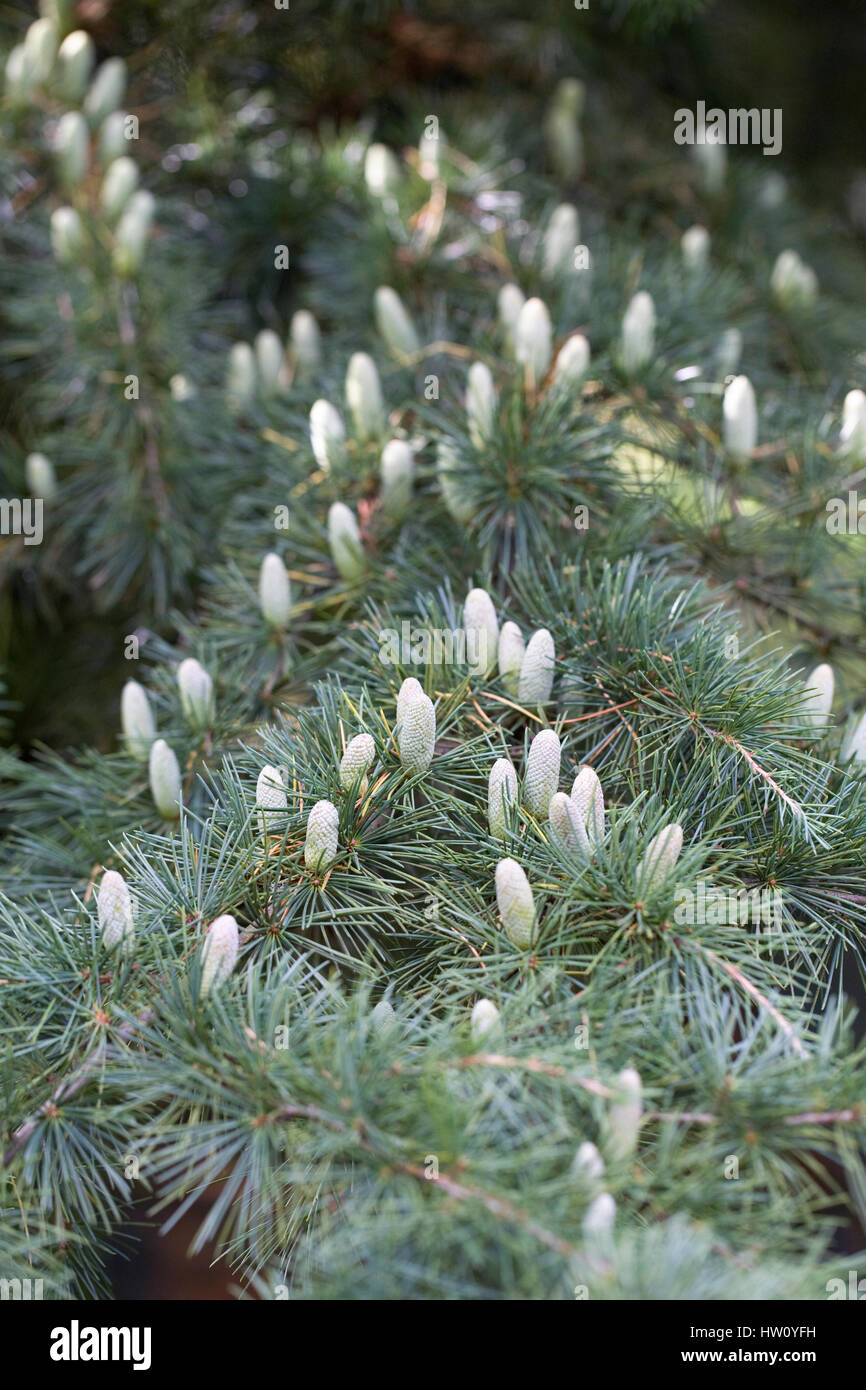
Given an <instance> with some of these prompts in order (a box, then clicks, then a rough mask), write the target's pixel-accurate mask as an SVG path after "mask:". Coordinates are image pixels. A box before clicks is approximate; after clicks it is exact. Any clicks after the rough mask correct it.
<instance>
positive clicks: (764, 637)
mask: <svg viewBox="0 0 866 1390" xmlns="http://www.w3.org/2000/svg"><path fill="white" fill-rule="evenodd" d="M612 8H613V7H605V8H604V20H603V23H604V22H610V14H609V11H610V10H611V9H612ZM626 8H627V9H628V10H629V11H630V17H629V19H628V21H627V24H629V25H631V26H632V27H631V29H629V33H631V34H638V35H639V34H641V33H643V32H644V30H645V29H646V28H647V27H648V28H650V29H652V28H653V27H654V26H657V25H664V24H667V23H671V22H675V23H683V22H685V20H686V19H688V17H689V16H690V14H691V13H692V12H693V11H694V10H696V9H699V8H700V6H695V5H688V4H665V5H663V6H658V5H657V6H654V7H652V6H641V5H635V6H632V7H626ZM331 10H332V13H331V14H330V15H329V18H328V21H327V24H328V25H333V26H335V30H334V32H335V34H337V35H338V36H341V37H342V43H340V42H335V45H334V47H333V49H332V52H333V53H334V55H335V57H334V62H335V65H336V67H337V69H339V68H340V67H342V66H344V65H348V66H349V67H351V60H352V57H353V51H352V46H351V44H350V43H349V40H348V37H347V36H348V34H349V33H351V31H352V26H353V25H357V24H360V23H362V22H363V24H364V25H366V26H367V27H366V28H365V31H364V32H365V33H368V34H369V36H370V40H371V43H372V44H373V45H374V47H373V49H372V50H371V52H372V57H371V58H370V60H369V69H367V68H364V69H363V70H361V71H359V75H358V78H357V83H356V85H355V87H350V88H349V90H350V91H353V92H354V98H353V99H354V100H355V101H357V102H358V107H357V109H353V108H352V104H351V101H350V100H349V97H348V96H345V93H344V98H345V99H344V102H343V104H342V105H339V104H338V103H333V104H332V105H330V106H329V104H328V101H327V100H325V99H324V98H322V99H321V101H320V102H319V101H318V99H317V97H316V92H317V90H318V86H317V84H322V85H323V86H324V87H325V88H327V81H326V79H325V77H324V76H322V72H321V66H319V67H317V63H318V64H319V65H321V62H322V57H323V55H322V44H323V35H322V33H321V32H320V31H319V32H315V30H314V27H313V28H312V29H311V28H310V26H311V23H312V21H311V20H310V17H309V16H306V17H305V16H304V15H301V16H300V17H298V18H297V20H296V19H295V11H294V10H291V11H290V12H288V13H280V12H279V11H276V12H275V14H274V15H269V16H268V17H267V19H266V20H264V19H263V20H262V21H261V24H260V25H259V26H257V25H256V24H255V23H253V22H252V19H251V17H250V16H249V15H248V14H247V11H246V8H245V7H243V6H240V5H228V6H225V7H221V9H220V12H219V16H218V17H217V18H210V19H207V20H206V19H204V18H203V17H202V16H201V13H200V7H199V6H192V5H189V4H187V5H182V4H181V5H176V6H173V7H171V12H170V16H169V13H168V10H167V9H166V7H161V6H158V7H157V6H152V5H151V6H148V5H144V6H136V7H135V12H136V13H135V18H134V20H133V19H129V18H128V17H127V18H125V19H124V20H123V21H118V23H119V24H120V25H121V32H120V33H118V34H116V35H115V37H116V38H117V39H118V42H119V43H120V47H121V51H122V52H123V53H124V55H125V56H128V58H129V64H128V68H127V66H126V65H125V64H124V63H122V62H118V60H117V54H116V53H112V52H109V51H104V52H102V53H101V55H100V56H101V59H102V61H101V63H100V64H99V65H98V66H96V67H95V68H94V66H93V62H94V57H95V53H94V46H93V43H92V40H91V39H90V38H89V37H87V35H86V34H83V33H82V31H81V30H79V29H77V28H76V23H77V21H76V20H75V19H74V17H73V16H72V15H71V13H69V11H68V8H67V7H65V6H63V5H60V4H52V5H48V6H46V7H45V13H44V17H43V18H42V19H41V20H39V21H38V23H37V24H36V25H35V26H34V27H31V28H30V29H26V30H25V28H24V27H23V26H22V27H21V28H20V30H16V32H15V33H14V34H10V35H9V44H8V49H9V57H8V61H7V64H6V85H5V95H4V98H3V105H2V110H0V116H2V126H3V135H4V141H3V153H2V156H0V160H2V168H3V176H4V186H5V187H6V189H7V196H6V201H5V203H4V205H3V220H2V224H0V231H2V238H3V258H2V263H0V279H2V293H0V304H2V309H0V316H2V322H3V356H2V363H0V392H2V398H3V422H4V424H3V430H4V437H3V457H2V461H0V471H2V488H3V492H4V497H5V498H6V499H7V501H8V500H9V499H19V501H20V503H21V506H22V510H21V513H20V515H21V517H22V521H23V520H24V519H25V518H26V517H27V515H28V512H27V511H26V510H24V499H29V500H30V502H31V503H34V504H35V503H36V502H37V501H38V502H39V504H40V505H41V506H42V512H41V518H42V521H41V525H42V535H41V543H39V544H34V543H32V542H33V540H34V539H35V537H34V535H33V534H32V533H31V534H30V535H28V534H27V530H26V527H25V526H24V525H23V524H22V525H20V526H19V527H18V528H17V530H16V528H15V527H14V526H10V525H6V526H4V534H3V535H2V536H0V580H2V586H3V618H2V625H3V626H2V630H3V633H4V651H5V659H6V663H7V672H6V678H7V684H8V685H9V687H10V694H11V699H10V700H9V701H6V700H4V702H3V705H2V708H0V714H2V715H3V717H4V723H3V726H2V732H3V735H4V737H5V738H6V746H5V747H4V748H3V749H2V750H0V824H2V832H3V837H2V841H0V1039H2V1055H0V1095H2V1108H0V1118H2V1131H3V1132H2V1136H0V1137H2V1147H3V1161H4V1181H3V1187H2V1216H0V1277H8V1278H12V1277H21V1278H23V1277H27V1276H38V1277H42V1278H44V1281H45V1286H46V1296H50V1297H55V1298H56V1297H60V1298H62V1297H69V1296H73V1295H76V1294H78V1295H80V1294H84V1295H86V1296H105V1295H106V1294H109V1293H110V1287H109V1283H108V1279H107V1273H106V1271H107V1268H108V1261H109V1257H110V1255H111V1252H112V1250H113V1249H115V1247H116V1243H117V1234H116V1233H117V1230H118V1227H119V1226H121V1225H122V1223H123V1220H124V1215H125V1213H126V1212H127V1211H128V1209H129V1202H130V1201H131V1200H132V1199H133V1198H136V1199H138V1198H140V1197H141V1195H142V1193H146V1194H147V1196H148V1199H149V1201H148V1205H147V1210H148V1212H149V1214H150V1219H151V1220H152V1221H154V1222H155V1223H162V1222H166V1223H169V1224H171V1223H172V1222H174V1221H176V1220H177V1219H178V1218H179V1216H180V1215H182V1214H183V1213H184V1211H185V1210H186V1209H187V1208H188V1207H190V1206H192V1205H193V1204H194V1203H195V1202H196V1201H197V1199H198V1198H199V1197H200V1196H201V1194H202V1192H203V1191H204V1192H205V1193H206V1194H207V1195H208V1198H209V1202H208V1206H207V1209H206V1215H205V1217H204V1219H203V1221H202V1224H201V1227H200V1230H199V1232H198V1236H197V1239H196V1248H197V1249H202V1248H206V1249H208V1250H209V1251H210V1252H211V1253H212V1254H213V1256H214V1258H220V1259H222V1260H224V1261H226V1262H227V1264H228V1265H229V1266H230V1267H231V1269H232V1271H233V1272H234V1276H235V1278H236V1280H237V1284H238V1288H239V1290H243V1291H245V1292H246V1293H251V1294H253V1295H256V1296H263V1297H280V1296H283V1295H284V1294H285V1293H286V1291H288V1293H289V1295H290V1296H291V1297H293V1298H315V1299H322V1298H358V1299H365V1298H371V1297H378V1298H389V1299H391V1298H393V1299H399V1298H435V1299H440V1298H444V1299H452V1298H524V1297H525V1298H551V1297H556V1298H574V1297H584V1296H588V1297H590V1298H605V1299H627V1298H654V1299H674V1298H699V1299H707V1300H712V1299H726V1298H742V1297H748V1298H763V1299H768V1298H769V1299H788V1298H792V1297H803V1298H811V1299H823V1298H825V1297H826V1296H827V1292H826V1290H827V1282H828V1280H829V1279H831V1278H832V1277H834V1276H836V1275H839V1274H841V1275H842V1277H843V1278H844V1277H845V1272H846V1271H847V1269H848V1267H849V1265H850V1264H851V1262H852V1260H853V1259H855V1257H856V1253H855V1252H856V1250H857V1248H858V1246H859V1244H860V1242H861V1241H862V1235H861V1233H860V1226H859V1223H860V1222H862V1221H863V1220H864V1219H866V1167H864V1139H866V1103H864V1078H866V1044H864V1042H863V1040H862V1029H860V1028H859V1026H858V1022H857V1019H856V1008H855V1005H854V1003H853V1002H852V996H853V995H854V994H856V992H857V990H858V988H860V985H859V968H860V964H861V961H862V956H863V945H864V929H866V895H864V892H863V886H862V885H863V875H864V866H866V798H864V780H863V777H864V773H863V769H864V764H866V716H863V715H862V710H863V708H864V691H866V624H864V618H863V612H864V597H866V595H864V580H863V576H862V571H861V568H860V559H861V557H862V547H863V541H862V539H861V536H860V533H859V530H858V527H857V516H856V498H855V502H854V504H850V502H849V494H851V493H856V489H857V486H858V483H859V482H861V481H862V479H863V477H864V466H866V397H864V396H863V395H862V394H861V392H860V387H861V386H863V385H864V378H866V357H864V346H863V315H862V308H861V306H862V303H863V290H864V285H866V267H864V264H863V258H862V255H861V253H860V251H859V250H858V248H857V247H856V245H854V244H853V242H852V240H851V239H850V238H849V237H848V235H847V233H846V232H845V231H844V229H843V228H842V227H841V226H830V227H828V223H827V218H826V216H825V215H823V214H821V213H819V212H813V211H810V210H809V209H807V208H806V207H805V206H804V205H803V204H802V203H801V202H800V201H799V200H798V197H797V194H796V190H795V189H794V188H793V187H792V186H791V185H790V184H789V183H786V181H785V179H784V177H782V175H781V174H780V173H778V172H777V170H776V165H775V161H771V160H766V159H763V158H762V157H761V156H760V153H755V152H753V151H748V150H743V149H733V148H731V149H728V150H725V148H724V147H709V146H705V147H701V148H698V147H696V148H695V149H693V150H691V151H689V150H684V149H682V148H678V147H677V146H675V145H674V144H673V142H672V141H671V140H669V139H668V140H667V141H666V142H665V143H659V144H654V143H650V142H648V141H647V140H646V138H645V137H644V136H643V135H642V133H641V132H640V131H638V130H636V128H635V127H634V125H633V124H629V123H628V122H627V121H623V119H622V116H621V113H620V111H619V109H618V108H619V94H618V92H617V89H616V88H615V87H614V86H611V84H610V83H609V82H608V81H606V80H604V79H603V78H602V77H599V78H598V79H597V80H593V77H592V70H593V62H592V60H593V54H594V53H595V50H594V49H593V47H592V44H591V43H590V44H588V47H587V61H586V70H585V72H584V73H583V74H582V76H585V77H586V79H587V80H586V83H585V84H584V82H583V81H582V80H578V79H576V78H575V75H574V72H573V71H572V69H571V68H570V67H567V66H565V59H566V58H567V57H569V56H570V55H569V54H568V52H567V50H565V49H556V48H554V50H553V60H552V67H553V71H552V72H549V71H548V69H549V68H550V66H551V58H550V54H549V53H545V52H544V50H543V45H541V43H540V41H539V51H538V52H536V51H535V50H534V49H533V48H532V46H531V45H529V46H527V45H526V44H525V43H524V42H523V40H524V39H525V37H526V35H525V32H524V30H523V29H522V28H521V27H520V19H519V16H515V17H514V19H513V21H512V22H513V24H514V26H515V31H514V32H510V31H509V27H508V24H506V23H505V22H504V21H503V24H502V26H501V27H500V28H499V29H498V30H497V31H496V33H495V34H494V35H492V36H491V38H490V41H489V45H488V48H489V51H490V52H492V53H494V54H496V53H497V52H500V53H503V54H508V55H510V57H511V61H512V63H513V64H514V65H515V76H514V79H513V80H514V84H515V85H514V91H515V100H514V103H513V106H512V107H511V108H509V107H507V106H506V107H503V105H502V103H501V102H500V101H499V100H498V98H497V95H496V93H495V92H493V91H492V90H491V91H490V94H489V96H488V97H486V98H485V95H484V94H485V92H486V91H487V89H488V87H487V83H486V81H485V77H486V73H487V65H488V63H489V61H490V58H489V52H488V48H485V46H484V44H483V43H482V42H481V40H480V39H479V40H478V62H479V64H480V65H481V66H480V69H479V71H480V72H481V77H480V79H479V80H474V81H473V75H472V53H471V51H469V50H465V51H462V56H461V63H462V65H463V69H464V70H463V72H462V75H461V77H460V79H459V80H457V79H455V78H454V74H453V73H452V74H451V76H452V81H451V82H450V83H446V82H444V81H443V82H441V83H440V82H439V81H438V79H437V78H436V77H435V76H431V74H430V72H428V71H423V72H420V73H417V74H416V76H415V80H414V81H412V82H409V83H406V84H405V85H404V86H402V87H401V88H400V93H399V95H400V99H399V100H395V101H394V102H392V103H390V104H389V103H388V102H386V101H385V100H384V99H383V98H382V97H381V94H380V92H379V91H378V86H377V83H378V81H380V80H381V78H377V77H376V75H375V74H376V65H377V55H378V54H379V53H380V52H383V53H385V54H393V40H394V26H395V25H396V24H397V22H398V21H399V26H398V32H399V34H400V35H401V36H402V48H401V52H402V55H403V57H404V58H405V56H406V52H407V51H408V52H410V53H411V52H414V51H415V49H414V48H413V43H414V44H415V45H416V47H417V48H418V51H423V53H424V54H426V56H427V61H428V62H430V63H433V62H434V60H433V57H432V56H431V55H433V54H435V53H436V46H435V40H436V38H437V35H438V37H439V41H440V42H443V43H446V44H447V42H448V34H449V32H450V31H449V30H448V28H447V25H446V27H445V28H444V29H442V30H439V29H437V24H439V22H440V19H441V22H442V24H445V23H446V22H445V19H443V18H441V17H440V16H439V15H437V14H435V13H433V14H431V15H429V16H428V17H427V18H426V19H425V20H424V21H423V22H422V21H421V20H420V19H418V18H417V17H416V16H413V15H412V14H411V13H404V12H403V11H400V10H398V9H397V8H396V7H392V6H389V5H381V6H375V5H374V6H358V5H355V4H348V5H345V6H333V7H331ZM289 15H291V18H290V17H289ZM247 21H249V22H248V23H247ZM294 23H297V25H298V28H297V30H294V31H292V33H293V38H292V39H283V40H282V45H283V47H281V48H280V50H279V52H280V58H279V62H280V63H282V64H283V68H282V71H283V73H284V75H285V74H286V73H287V74H289V75H290V77H291V78H292V80H290V81H287V82H286V84H285V87H284V86H283V85H282V84H279V85H277V86H272V85H270V83H271V81H272V75H271V74H270V73H269V72H268V69H267V55H268V51H269V49H270V48H272V47H273V45H274V43H275V41H276V40H275V35H276V34H278V33H279V28H278V26H280V25H284V26H288V25H290V24H294ZM123 24H128V26H129V28H128V30H123V28H122V25H123ZM322 24H323V26H324V24H325V22H324V21H322ZM198 25H204V26H205V28H207V26H208V25H210V26H211V33H210V37H211V38H212V39H213V44H212V46H211V47H208V46H207V45H204V46H202V45H201V44H200V43H199V42H197V40H199V39H200V38H201V33H200V31H199V29H198V27H197V26H198ZM245 25H246V27H245ZM412 25H415V26H416V30H415V31H413V30H412ZM34 28H35V32H34ZM413 32H414V39H413V37H412V35H413ZM479 32H480V30H479ZM606 32H607V31H606V30H605V29H604V28H602V34H603V35H604V33H606ZM160 35H162V39H163V41H164V42H165V45H166V59H165V62H164V64H163V65H162V66H161V65H160V62H159V61H157V57H156V54H155V47H154V46H155V45H156V44H157V42H158V40H159V37H160ZM386 36H390V39H388V40H386ZM100 37H101V36H100V35H97V38H100ZM246 40H248V44H247V42H246ZM61 41H62V42H61ZM600 42H603V40H600ZM377 43H378V44H380V45H381V46H382V47H381V50H380V49H378V48H376V47H375V45H376V44H377ZM58 44H59V49H58ZM13 45H17V46H13ZM482 50H483V52H484V53H485V54H486V55H487V56H485V57H484V58H483V59H482V57H481V53H482ZM515 54H519V55H520V57H519V59H518V58H517V57H515ZM391 61H393V59H391ZM419 61H420V60H419ZM305 62H306V65H305ZM455 63H456V60H455ZM434 66H435V64H434ZM457 66H458V68H459V67H460V64H457ZM410 70H411V65H410ZM520 72H522V73H523V75H524V77H525V78H526V81H525V82H524V83H521V81H520V79H519V73H520ZM317 74H318V76H317ZM547 77H551V78H553V79H554V80H550V81H545V80H544V79H545V78H547ZM295 79H297V80H295ZM530 79H531V80H530ZM328 80H329V81H331V82H332V83H336V82H337V76H335V74H334V73H333V72H331V73H330V75H329V78H328ZM490 85H491V87H492V83H491V84H490ZM338 106H339V110H338V118H337V117H335V115H334V111H335V110H336V109H337V107H338ZM655 114H656V113H655V112H653V113H650V120H652V119H654V117H655ZM614 131H615V132H617V135H616V138H614V136H613V132H614ZM792 252H793V253H796V254H793V255H792V254H791V253H792ZM833 499H840V501H839V503H838V505H836V504H835V503H834V501H833ZM4 505H5V504H4ZM851 505H854V507H855V511H854V513H853V519H854V525H853V527H852V526H851V524H850V522H851V512H850V507H851ZM4 515H5V516H6V518H7V520H8V519H9V518H10V517H13V512H12V511H10V510H9V508H7V512H6V513H5V514H4ZM29 515H30V517H31V520H33V521H35V518H36V516H37V513H36V512H32V511H31V512H30V513H29ZM91 682H92V688H93V691H94V694H93V695H92V697H91V695H90V690H91ZM106 685H107V688H108V692H109V694H108V697H107V700H106V699H104V698H103V691H104V687H105V686H106ZM22 706H29V707H30V708H31V710H36V711H37V715H33V714H30V715H29V716H28V713H27V711H26V710H25V711H24V712H22ZM88 706H90V708H88ZM106 708H107V709H108V710H109V711H110V712H109V714H108V715H106V712H105V711H106ZM37 716H38V717H37ZM28 718H29V719H30V723H28ZM861 720H862V721H863V722H861ZM28 729H35V730H36V731H37V732H38V733H39V734H40V736H41V737H40V738H39V739H38V740H36V739H33V740H32V741H29V740H28Z"/></svg>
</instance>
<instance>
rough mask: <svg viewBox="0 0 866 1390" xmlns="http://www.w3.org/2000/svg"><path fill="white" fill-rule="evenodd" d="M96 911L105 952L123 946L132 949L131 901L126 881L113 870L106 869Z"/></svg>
mask: <svg viewBox="0 0 866 1390" xmlns="http://www.w3.org/2000/svg"><path fill="white" fill-rule="evenodd" d="M96 911H97V916H98V918H99V926H100V929H101V931H102V944H103V946H104V947H105V949H106V951H113V950H114V949H115V947H117V946H120V945H121V944H122V945H123V948H124V950H126V951H129V950H131V949H132V945H133V941H134V937H135V927H134V924H133V919H132V899H131V897H130V896H129V888H128V887H127V884H126V879H125V878H124V877H123V875H122V874H119V873H117V872H116V871H115V870H114V869H106V871H105V873H104V874H103V875H102V880H101V882H100V884H99V891H98V893H97V895H96Z"/></svg>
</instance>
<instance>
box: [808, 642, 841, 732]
mask: <svg viewBox="0 0 866 1390" xmlns="http://www.w3.org/2000/svg"><path fill="white" fill-rule="evenodd" d="M803 685H804V688H805V690H806V700H805V701H804V714H805V717H806V719H807V721H808V723H809V725H810V727H811V729H812V732H813V733H814V734H815V735H816V736H817V737H820V736H821V734H823V733H825V732H826V730H827V726H828V724H829V722H830V712H831V710H832V708H833V693H834V691H835V688H836V681H835V677H834V675H833V667H832V666H830V665H828V664H827V662H826V661H825V662H822V663H821V665H820V666H816V667H815V669H814V671H810V672H809V675H808V676H807V677H806V679H805V681H804V682H803Z"/></svg>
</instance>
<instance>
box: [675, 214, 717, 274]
mask: <svg viewBox="0 0 866 1390" xmlns="http://www.w3.org/2000/svg"><path fill="white" fill-rule="evenodd" d="M680 251H681V253H682V258H683V265H684V266H685V268H686V270H687V271H689V273H690V274H692V275H697V274H699V273H700V272H701V271H702V270H706V268H707V265H708V264H709V259H710V234H709V232H708V231H707V229H706V227H698V226H694V227H689V229H688V231H685V232H683V234H682V236H681V237H680Z"/></svg>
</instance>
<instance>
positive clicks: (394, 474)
mask: <svg viewBox="0 0 866 1390" xmlns="http://www.w3.org/2000/svg"><path fill="white" fill-rule="evenodd" d="M379 471H380V475H381V478H382V489H381V498H382V508H383V510H384V511H385V512H386V513H387V514H388V516H390V517H394V518H396V517H401V516H404V515H405V513H406V512H407V511H408V510H409V507H410V506H411V503H412V482H413V479H414V477H415V456H414V454H413V453H412V450H411V449H410V448H409V445H408V444H407V443H406V442H405V440H403V439H390V440H389V441H388V443H387V444H386V445H385V447H384V449H383V450H382V461H381V463H380V465H379Z"/></svg>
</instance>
